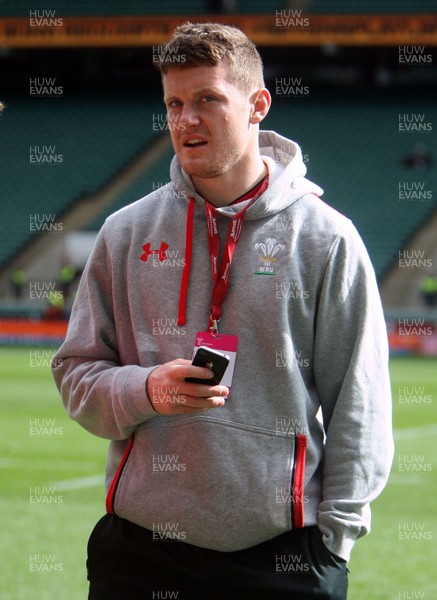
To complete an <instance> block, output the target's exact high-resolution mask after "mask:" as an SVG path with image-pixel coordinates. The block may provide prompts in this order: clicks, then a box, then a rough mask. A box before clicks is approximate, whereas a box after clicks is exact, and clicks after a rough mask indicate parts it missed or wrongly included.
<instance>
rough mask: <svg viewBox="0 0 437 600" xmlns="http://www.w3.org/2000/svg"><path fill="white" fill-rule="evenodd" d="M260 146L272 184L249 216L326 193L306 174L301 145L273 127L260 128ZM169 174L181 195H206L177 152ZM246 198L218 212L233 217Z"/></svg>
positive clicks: (200, 200)
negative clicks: (198, 186)
mask: <svg viewBox="0 0 437 600" xmlns="http://www.w3.org/2000/svg"><path fill="white" fill-rule="evenodd" d="M259 148H260V153H261V157H262V159H263V161H264V162H265V164H266V165H267V169H268V173H269V186H268V188H267V189H266V191H265V192H264V193H263V194H262V195H261V196H260V197H259V198H258V199H257V201H256V202H254V204H252V206H250V207H249V209H248V210H247V213H246V217H245V218H246V219H247V220H254V219H261V218H265V217H268V216H271V215H274V214H277V213H279V212H281V211H282V210H284V209H285V208H287V207H288V206H290V205H291V204H293V202H296V200H299V199H300V198H302V197H303V196H305V195H306V194H316V195H317V196H321V195H322V194H323V190H322V188H320V187H319V186H318V185H316V184H315V183H313V182H312V181H309V179H307V178H306V177H305V174H306V171H307V168H306V166H305V164H304V162H303V157H302V151H301V149H300V146H299V145H298V144H296V142H293V141H291V140H289V139H287V138H285V137H283V136H281V135H278V134H277V133H275V132H274V131H260V132H259ZM170 176H171V180H172V182H173V184H174V186H175V189H176V191H177V192H178V195H179V197H180V198H183V199H185V200H186V201H188V199H189V198H193V199H194V201H195V202H196V203H197V204H201V205H203V204H204V199H203V198H202V197H201V196H200V195H199V194H198V193H197V192H196V190H195V189H194V187H193V183H192V181H191V178H190V176H189V175H188V174H187V173H186V172H185V171H184V169H183V168H182V166H181V164H180V162H179V160H178V158H177V157H176V156H175V157H174V158H173V160H172V162H171V165H170ZM248 202H250V200H246V201H244V202H239V203H238V204H236V205H233V206H224V207H221V208H218V209H217V211H218V212H219V214H221V215H224V216H228V217H233V216H234V215H235V214H236V213H237V212H239V211H241V210H242V208H244V206H245V204H247V203H248Z"/></svg>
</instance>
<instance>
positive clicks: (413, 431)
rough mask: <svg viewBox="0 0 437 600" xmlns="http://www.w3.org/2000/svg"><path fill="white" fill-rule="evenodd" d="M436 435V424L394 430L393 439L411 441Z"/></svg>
mask: <svg viewBox="0 0 437 600" xmlns="http://www.w3.org/2000/svg"><path fill="white" fill-rule="evenodd" d="M434 434H437V423H430V424H429V425H421V426H419V427H407V428H405V429H395V430H394V438H395V440H397V441H399V440H411V439H414V438H416V437H419V436H420V437H423V436H425V435H434Z"/></svg>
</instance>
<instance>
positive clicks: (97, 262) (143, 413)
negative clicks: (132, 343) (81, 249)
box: [52, 227, 156, 440]
mask: <svg viewBox="0 0 437 600" xmlns="http://www.w3.org/2000/svg"><path fill="white" fill-rule="evenodd" d="M111 271H112V269H111V260H110V256H109V253H108V250H107V246H106V243H105V234H104V227H103V229H102V230H101V231H100V233H99V235H98V236H97V240H96V243H95V246H94V249H93V252H92V254H91V256H90V258H89V260H88V262H87V265H86V267H85V270H84V272H83V275H82V278H81V281H80V284H79V288H78V292H77V295H76V298H75V301H74V306H73V310H72V314H71V318H70V322H69V326H68V332H67V337H66V339H65V342H64V343H63V344H62V346H61V347H60V348H59V350H58V352H57V353H56V355H55V357H54V360H53V362H52V373H53V376H54V379H55V382H56V385H57V387H58V390H59V391H60V393H61V396H62V400H63V403H64V405H65V407H66V409H67V412H68V415H69V416H70V417H71V418H72V419H74V420H75V421H77V422H78V423H79V424H80V425H82V426H83V427H84V428H85V429H87V430H88V431H90V432H91V433H93V434H95V435H98V436H100V437H104V438H108V439H111V440H124V439H127V438H128V437H129V436H130V435H131V433H132V432H133V431H134V429H135V428H136V427H137V426H138V425H139V424H140V423H142V422H143V421H145V420H147V419H148V418H150V417H152V416H154V415H156V412H155V411H154V409H153V408H152V406H151V404H150V402H149V400H148V398H147V393H146V380H147V377H148V375H149V373H150V372H151V371H152V370H153V368H155V367H151V368H144V367H140V366H138V365H134V364H129V365H121V361H120V356H119V352H118V345H117V334H116V324H115V318H114V311H113V297H112V276H111Z"/></svg>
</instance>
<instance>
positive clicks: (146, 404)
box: [124, 365, 157, 423]
mask: <svg viewBox="0 0 437 600" xmlns="http://www.w3.org/2000/svg"><path fill="white" fill-rule="evenodd" d="M154 369H156V366H153V367H150V368H144V367H138V366H135V365H134V366H132V368H131V369H130V370H129V373H128V374H127V377H126V380H125V384H124V398H125V401H126V404H127V406H128V407H129V411H130V413H131V414H132V417H133V419H134V421H135V422H136V423H143V422H144V421H146V420H147V419H150V418H151V417H155V416H156V415H157V412H156V411H155V410H154V408H153V406H152V404H151V403H150V400H149V398H148V396H147V392H146V384H147V379H148V377H149V375H150V373H151V372H152V371H153V370H154Z"/></svg>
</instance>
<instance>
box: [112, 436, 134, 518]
mask: <svg viewBox="0 0 437 600" xmlns="http://www.w3.org/2000/svg"><path fill="white" fill-rule="evenodd" d="M134 438H135V434H134V433H133V434H132V435H131V436H130V438H129V443H128V445H127V446H126V449H125V451H124V453H123V456H122V459H121V461H120V464H119V465H118V468H117V470H116V472H115V475H114V477H113V478H112V481H111V485H110V486H109V490H108V493H107V494H106V510H107V511H108V513H109V514H111V515H115V510H114V500H115V492H116V490H117V486H118V482H119V481H120V477H121V474H122V472H123V469H124V467H125V465H126V462H127V459H128V458H129V454H130V451H131V450H132V446H133V444H134Z"/></svg>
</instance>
